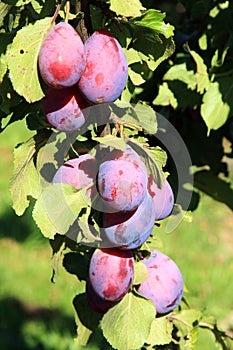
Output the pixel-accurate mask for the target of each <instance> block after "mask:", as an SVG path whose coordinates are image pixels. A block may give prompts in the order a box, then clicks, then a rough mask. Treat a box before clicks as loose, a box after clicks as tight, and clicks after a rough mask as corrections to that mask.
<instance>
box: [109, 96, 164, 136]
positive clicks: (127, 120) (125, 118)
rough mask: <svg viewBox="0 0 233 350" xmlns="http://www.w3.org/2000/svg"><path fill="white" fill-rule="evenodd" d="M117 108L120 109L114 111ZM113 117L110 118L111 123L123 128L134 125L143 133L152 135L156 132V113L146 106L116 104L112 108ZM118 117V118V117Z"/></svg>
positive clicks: (141, 104)
mask: <svg viewBox="0 0 233 350" xmlns="http://www.w3.org/2000/svg"><path fill="white" fill-rule="evenodd" d="M117 105H118V106H119V107H120V109H116V110H115V109H114V107H116V106H117ZM113 111H114V116H111V119H112V121H114V122H118V120H119V123H122V124H123V125H125V126H127V125H128V126H129V127H130V126H131V127H132V128H134V125H136V126H138V127H140V128H142V129H144V131H145V133H147V134H152V135H154V134H155V133H156V132H157V127H158V125H157V118H156V112H155V111H154V110H153V108H151V107H150V106H148V105H147V104H143V103H140V102H139V103H137V104H136V105H132V104H130V103H124V102H121V101H120V102H119V104H117V102H116V103H115V106H113ZM118 116H119V117H118Z"/></svg>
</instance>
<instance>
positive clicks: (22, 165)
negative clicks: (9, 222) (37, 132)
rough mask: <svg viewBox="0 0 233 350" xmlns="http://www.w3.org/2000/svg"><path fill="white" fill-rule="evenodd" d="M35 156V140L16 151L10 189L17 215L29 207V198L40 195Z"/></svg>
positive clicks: (32, 139)
mask: <svg viewBox="0 0 233 350" xmlns="http://www.w3.org/2000/svg"><path fill="white" fill-rule="evenodd" d="M34 155H35V140H34V138H31V139H29V140H28V141H27V142H25V143H23V144H21V145H20V146H19V147H17V148H15V150H14V169H13V175H12V178H11V181H10V184H9V187H10V192H11V197H12V201H13V205H12V206H13V208H14V210H15V212H16V214H17V215H22V214H23V213H24V211H25V209H26V208H27V207H28V205H29V199H28V197H29V196H31V197H33V198H37V197H38V195H39V175H38V173H37V170H36V168H35V165H34Z"/></svg>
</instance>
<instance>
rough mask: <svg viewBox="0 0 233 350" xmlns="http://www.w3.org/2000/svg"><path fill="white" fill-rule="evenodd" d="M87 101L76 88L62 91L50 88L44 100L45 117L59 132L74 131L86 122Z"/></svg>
mask: <svg viewBox="0 0 233 350" xmlns="http://www.w3.org/2000/svg"><path fill="white" fill-rule="evenodd" d="M86 107H88V103H87V101H86V100H85V99H84V98H83V96H82V95H81V94H80V93H79V91H78V89H77V88H76V87H74V86H72V87H68V88H62V89H59V90H58V89H55V88H49V89H48V90H47V92H46V95H45V97H44V98H43V112H44V115H45V117H46V119H47V121H48V122H49V124H50V125H52V126H53V127H54V128H56V129H57V130H59V131H65V132H69V131H74V130H77V129H78V128H80V127H81V126H82V125H83V124H84V123H85V121H86V114H87V111H83V110H84V109H85V108H86Z"/></svg>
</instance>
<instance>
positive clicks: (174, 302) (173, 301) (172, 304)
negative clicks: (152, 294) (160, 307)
mask: <svg viewBox="0 0 233 350" xmlns="http://www.w3.org/2000/svg"><path fill="white" fill-rule="evenodd" d="M179 297H180V295H179V294H178V295H177V296H176V298H175V299H174V300H172V302H171V303H170V304H168V305H167V307H173V306H175V305H176V303H177V301H178V300H179Z"/></svg>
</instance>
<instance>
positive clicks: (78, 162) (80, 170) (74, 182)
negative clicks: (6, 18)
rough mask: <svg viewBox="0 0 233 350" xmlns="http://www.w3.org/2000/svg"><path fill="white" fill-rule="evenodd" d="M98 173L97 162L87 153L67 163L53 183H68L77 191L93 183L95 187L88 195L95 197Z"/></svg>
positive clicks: (88, 191) (59, 170)
mask: <svg viewBox="0 0 233 350" xmlns="http://www.w3.org/2000/svg"><path fill="white" fill-rule="evenodd" d="M96 173H97V163H96V160H95V158H94V157H92V156H91V155H90V154H88V153H87V154H83V155H81V156H79V157H78V158H73V159H69V160H68V161H66V162H65V163H64V164H63V165H62V166H61V167H60V168H59V169H58V170H57V172H56V173H55V175H54V178H53V183H68V184H70V185H71V186H73V187H75V188H77V189H81V188H83V187H86V186H88V185H90V184H92V183H93V186H92V187H90V188H88V190H87V195H88V196H89V197H93V196H94V195H95V194H96V187H95V184H94V181H95V178H96Z"/></svg>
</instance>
